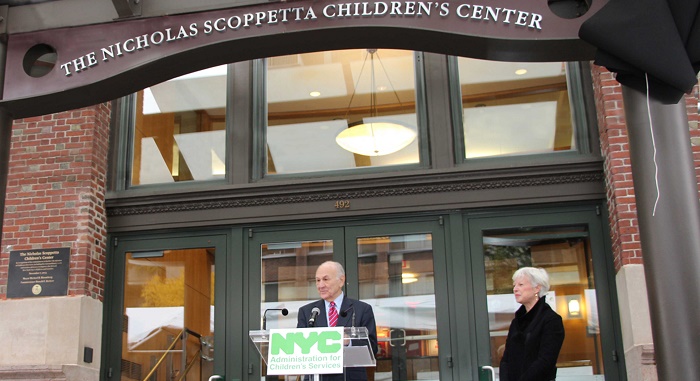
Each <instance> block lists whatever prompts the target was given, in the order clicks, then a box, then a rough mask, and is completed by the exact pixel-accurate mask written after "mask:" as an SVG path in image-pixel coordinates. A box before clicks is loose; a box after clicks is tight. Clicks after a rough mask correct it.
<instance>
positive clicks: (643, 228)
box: [622, 86, 700, 381]
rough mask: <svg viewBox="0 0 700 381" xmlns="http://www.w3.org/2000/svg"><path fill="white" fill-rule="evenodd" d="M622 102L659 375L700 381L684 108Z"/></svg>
mask: <svg viewBox="0 0 700 381" xmlns="http://www.w3.org/2000/svg"><path fill="white" fill-rule="evenodd" d="M622 95H623V99H624V103H625V114H626V118H627V130H628V135H629V142H630V147H629V151H630V157H631V162H632V175H633V177H634V190H635V197H636V200H637V218H638V222H639V231H640V241H641V244H642V255H643V260H644V273H645V277H646V282H647V289H648V294H649V306H650V313H651V323H652V335H653V338H654V351H655V354H656V364H657V365H656V366H657V372H658V375H659V380H661V381H676V380H691V379H694V378H695V377H697V375H698V374H700V361H698V358H697V356H698V353H700V328H699V327H700V326H699V325H698V321H699V320H698V319H700V202H699V201H698V184H697V178H696V177H695V169H694V163H693V155H692V150H691V145H690V134H689V131H688V118H687V114H686V108H685V102H684V101H683V100H681V101H680V102H679V103H678V104H672V105H667V104H662V103H661V102H659V101H655V100H653V99H648V97H647V96H646V94H644V93H641V92H639V91H636V90H632V89H630V88H628V87H626V86H623V88H622ZM652 131H653V133H652Z"/></svg>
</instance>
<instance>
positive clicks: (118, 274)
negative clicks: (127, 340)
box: [100, 232, 230, 380]
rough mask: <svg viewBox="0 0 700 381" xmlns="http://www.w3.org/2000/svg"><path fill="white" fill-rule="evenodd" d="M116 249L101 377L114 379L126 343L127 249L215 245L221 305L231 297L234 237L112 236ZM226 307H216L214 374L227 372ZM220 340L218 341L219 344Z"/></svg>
mask: <svg viewBox="0 0 700 381" xmlns="http://www.w3.org/2000/svg"><path fill="white" fill-rule="evenodd" d="M110 242H112V248H111V249H112V250H111V253H110V256H109V257H108V258H109V265H108V266H107V269H108V273H107V274H106V279H108V281H107V282H106V284H105V297H107V298H108V300H109V304H108V305H106V306H105V310H104V311H105V312H104V317H103V327H105V329H104V330H103V340H102V353H103V354H105V356H103V357H102V362H101V369H102V370H103V372H102V374H101V375H100V378H101V379H103V380H109V379H111V380H114V379H118V378H119V377H120V372H121V370H120V368H121V367H120V365H121V347H122V323H123V319H122V309H123V305H124V287H123V285H124V277H125V269H126V267H125V261H124V259H125V258H126V253H130V252H147V251H158V250H181V249H195V248H214V250H215V254H214V255H215V285H214V287H215V290H214V293H215V294H214V298H215V300H216V301H218V302H216V304H217V305H218V306H222V307H225V305H226V304H228V303H225V302H224V301H226V300H227V299H226V298H227V297H230V295H227V294H230V293H227V289H226V278H227V277H226V271H227V270H228V269H227V261H226V260H227V257H228V255H227V251H228V250H229V249H230V248H229V244H230V239H229V235H228V234H227V233H226V232H220V233H217V232H186V233H179V234H167V235H146V236H144V235H141V236H136V235H133V236H119V237H110ZM225 319H226V311H225V308H215V310H214V332H215V334H214V335H215V338H214V346H215V348H216V350H215V351H214V374H220V375H224V374H225V373H226V339H227V337H228V335H227V332H226V328H227V324H226V320H225ZM217 344H218V345H217Z"/></svg>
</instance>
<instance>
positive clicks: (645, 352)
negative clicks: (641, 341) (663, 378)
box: [625, 345, 659, 381]
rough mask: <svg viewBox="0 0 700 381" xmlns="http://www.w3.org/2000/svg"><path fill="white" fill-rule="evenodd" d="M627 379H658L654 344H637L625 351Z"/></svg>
mask: <svg viewBox="0 0 700 381" xmlns="http://www.w3.org/2000/svg"><path fill="white" fill-rule="evenodd" d="M625 363H626V364H627V379H628V380H631V381H632V380H633V381H657V380H658V379H659V378H658V374H657V373H656V358H655V356H654V346H653V345H637V346H635V347H632V348H630V349H628V350H627V352H625Z"/></svg>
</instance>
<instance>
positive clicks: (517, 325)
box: [499, 267, 564, 381]
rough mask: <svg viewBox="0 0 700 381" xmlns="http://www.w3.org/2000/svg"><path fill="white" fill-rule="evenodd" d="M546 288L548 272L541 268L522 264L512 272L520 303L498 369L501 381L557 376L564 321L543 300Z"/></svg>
mask: <svg viewBox="0 0 700 381" xmlns="http://www.w3.org/2000/svg"><path fill="white" fill-rule="evenodd" d="M548 291H549V276H548V275H547V272H546V271H545V270H544V269H540V268H534V267H523V268H521V269H518V271H516V272H515V274H513V293H514V294H515V300H516V301H517V302H518V303H520V304H522V306H521V307H520V308H519V309H518V311H516V312H515V319H513V321H512V322H511V323H510V329H509V330H508V338H507V339H506V348H505V351H504V352H503V359H502V360H501V364H500V370H499V373H500V380H501V381H550V380H554V379H556V377H557V357H559V351H560V350H561V345H562V343H563V342H564V324H563V323H562V319H561V316H559V315H558V314H557V313H556V312H554V310H552V308H551V307H549V305H548V304H547V303H545V301H544V298H545V295H546V294H547V292H548Z"/></svg>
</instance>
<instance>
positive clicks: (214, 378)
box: [209, 374, 224, 381]
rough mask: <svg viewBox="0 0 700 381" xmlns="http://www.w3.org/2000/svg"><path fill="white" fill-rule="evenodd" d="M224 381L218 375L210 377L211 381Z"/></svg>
mask: <svg viewBox="0 0 700 381" xmlns="http://www.w3.org/2000/svg"><path fill="white" fill-rule="evenodd" d="M223 379H224V378H223V377H221V376H219V375H216V374H215V375H213V376H211V377H209V381H214V380H223Z"/></svg>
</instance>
